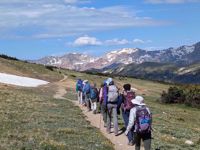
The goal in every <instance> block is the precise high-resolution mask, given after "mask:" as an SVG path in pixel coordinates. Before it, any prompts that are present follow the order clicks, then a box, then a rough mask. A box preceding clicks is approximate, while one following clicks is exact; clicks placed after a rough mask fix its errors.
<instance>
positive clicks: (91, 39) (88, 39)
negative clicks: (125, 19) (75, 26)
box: [73, 36, 102, 46]
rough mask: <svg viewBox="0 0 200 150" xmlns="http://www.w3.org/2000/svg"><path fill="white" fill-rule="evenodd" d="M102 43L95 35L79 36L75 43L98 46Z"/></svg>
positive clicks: (75, 44)
mask: <svg viewBox="0 0 200 150" xmlns="http://www.w3.org/2000/svg"><path fill="white" fill-rule="evenodd" d="M101 44H102V42H101V41H99V40H98V39H96V38H95V37H89V36H82V37H79V38H77V39H76V40H75V41H74V43H73V45H74V46H98V45H101Z"/></svg>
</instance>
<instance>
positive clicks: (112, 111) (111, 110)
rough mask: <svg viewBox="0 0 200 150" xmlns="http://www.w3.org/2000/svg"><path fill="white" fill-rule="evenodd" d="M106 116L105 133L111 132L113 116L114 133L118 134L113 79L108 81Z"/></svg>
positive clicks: (116, 93) (116, 98)
mask: <svg viewBox="0 0 200 150" xmlns="http://www.w3.org/2000/svg"><path fill="white" fill-rule="evenodd" d="M107 84H108V85H109V86H108V104H107V109H108V117H107V133H111V120H112V116H113V121H114V122H113V123H114V134H115V136H117V135H118V118H117V100H118V96H119V93H118V89H117V87H116V86H115V84H114V81H112V80H111V81H110V82H109V81H108V82H107Z"/></svg>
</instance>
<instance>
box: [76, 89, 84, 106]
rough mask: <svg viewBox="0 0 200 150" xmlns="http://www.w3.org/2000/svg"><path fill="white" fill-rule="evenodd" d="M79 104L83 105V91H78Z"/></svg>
mask: <svg viewBox="0 0 200 150" xmlns="http://www.w3.org/2000/svg"><path fill="white" fill-rule="evenodd" d="M77 94H78V103H79V104H83V93H82V92H81V91H78V93H77Z"/></svg>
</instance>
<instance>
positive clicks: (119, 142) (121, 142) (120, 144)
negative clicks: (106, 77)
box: [54, 76, 143, 150]
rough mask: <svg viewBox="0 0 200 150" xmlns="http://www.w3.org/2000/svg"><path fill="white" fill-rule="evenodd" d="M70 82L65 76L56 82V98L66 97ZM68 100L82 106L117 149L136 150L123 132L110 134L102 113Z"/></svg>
mask: <svg viewBox="0 0 200 150" xmlns="http://www.w3.org/2000/svg"><path fill="white" fill-rule="evenodd" d="M69 82H72V81H70V80H68V79H67V77H66V76H65V77H64V79H63V80H61V81H59V82H57V83H56V85H57V86H58V91H57V93H56V94H55V96H54V98H58V99H66V98H64V97H63V96H64V95H65V94H66V93H67V91H66V85H69V84H67V83H69ZM66 100H69V101H71V102H73V103H74V105H76V106H79V107H80V109H81V110H82V112H83V114H84V115H85V116H86V119H87V120H88V121H90V123H91V125H92V126H94V127H96V128H99V129H100V131H101V132H102V134H103V135H104V136H105V137H106V138H107V139H109V140H110V141H111V142H112V143H113V144H114V148H115V150H134V149H135V148H134V146H128V145H127V142H128V140H127V137H126V136H125V135H124V134H121V135H119V136H115V135H114V133H111V134H108V133H107V132H106V128H104V125H103V120H102V117H101V115H100V114H95V115H94V114H93V113H92V112H87V109H86V107H83V106H80V105H79V104H78V102H77V101H73V100H70V99H66ZM142 150H143V148H142Z"/></svg>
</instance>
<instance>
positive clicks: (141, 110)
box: [135, 106, 152, 133]
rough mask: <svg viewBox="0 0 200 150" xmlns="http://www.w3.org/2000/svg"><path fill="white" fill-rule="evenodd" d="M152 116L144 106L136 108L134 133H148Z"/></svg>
mask: <svg viewBox="0 0 200 150" xmlns="http://www.w3.org/2000/svg"><path fill="white" fill-rule="evenodd" d="M151 122H152V116H151V114H150V113H149V112H148V110H147V107H146V106H142V107H136V121H135V130H136V133H148V132H150V131H151Z"/></svg>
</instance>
